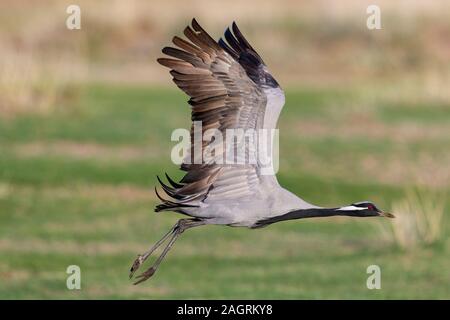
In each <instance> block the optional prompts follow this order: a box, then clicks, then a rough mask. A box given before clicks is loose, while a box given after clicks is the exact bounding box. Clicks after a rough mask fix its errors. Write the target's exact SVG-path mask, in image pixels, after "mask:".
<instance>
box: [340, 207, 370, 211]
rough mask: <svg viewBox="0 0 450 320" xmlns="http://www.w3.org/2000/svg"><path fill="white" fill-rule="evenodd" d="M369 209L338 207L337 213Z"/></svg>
mask: <svg viewBox="0 0 450 320" xmlns="http://www.w3.org/2000/svg"><path fill="white" fill-rule="evenodd" d="M367 209H369V208H364V207H355V206H346V207H340V208H338V209H337V210H339V211H353V210H367Z"/></svg>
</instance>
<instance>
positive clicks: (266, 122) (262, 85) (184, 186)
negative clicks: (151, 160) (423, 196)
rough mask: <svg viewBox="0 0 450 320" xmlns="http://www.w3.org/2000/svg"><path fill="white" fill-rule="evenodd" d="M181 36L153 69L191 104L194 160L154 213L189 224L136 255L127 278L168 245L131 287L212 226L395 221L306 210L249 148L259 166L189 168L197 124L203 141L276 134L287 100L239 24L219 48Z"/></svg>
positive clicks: (371, 209) (353, 207) (195, 30)
mask: <svg viewBox="0 0 450 320" xmlns="http://www.w3.org/2000/svg"><path fill="white" fill-rule="evenodd" d="M184 35H185V36H186V38H187V40H184V39H182V38H180V37H177V36H175V37H174V38H173V44H174V45H175V47H165V48H164V49H163V50H162V52H163V53H164V54H166V55H167V56H169V57H165V58H159V59H158V60H157V61H158V62H159V63H160V64H162V65H163V66H165V67H168V68H169V69H170V74H171V75H172V76H173V81H174V82H175V84H176V85H177V86H178V87H179V88H180V89H181V90H183V91H184V92H185V93H186V94H187V95H189V97H190V100H189V101H188V103H189V105H190V106H191V111H192V112H191V119H192V121H193V125H192V127H191V148H190V151H191V152H190V153H189V154H188V155H187V156H186V160H187V161H186V162H183V163H182V164H181V170H183V171H185V172H186V173H185V175H184V176H183V178H182V179H181V180H180V181H179V182H175V181H174V180H173V179H171V178H170V177H169V176H168V175H167V174H166V178H167V180H168V184H166V183H164V182H163V181H161V179H160V178H159V177H158V181H159V183H160V184H161V188H162V190H163V192H164V193H165V195H164V196H162V195H160V193H159V192H158V191H157V189H156V188H155V192H156V195H157V196H158V198H159V199H160V200H161V203H160V204H159V205H157V206H156V208H155V211H156V212H159V211H173V212H177V213H181V214H184V215H186V216H188V217H189V218H183V219H180V220H179V221H178V222H177V223H176V224H175V225H174V226H173V227H172V228H171V229H170V230H169V231H168V232H167V233H166V234H165V235H164V236H163V237H162V238H161V239H160V240H159V241H158V242H157V243H156V244H155V245H154V246H153V247H151V248H150V250H148V251H147V252H145V253H144V254H140V255H138V257H137V258H136V260H135V261H134V263H133V265H132V267H131V270H130V278H132V277H133V275H134V273H135V272H136V271H137V270H138V269H139V267H140V266H141V265H142V264H143V263H144V261H145V260H146V259H147V258H148V257H150V256H151V255H152V253H153V252H154V251H155V250H156V249H157V248H159V247H160V246H161V245H163V244H165V246H164V249H163V250H162V253H161V254H160V256H159V257H158V258H157V259H156V261H155V262H154V264H153V265H152V266H151V267H150V268H148V269H147V270H146V271H145V272H143V273H142V274H140V275H139V276H137V277H136V282H135V284H138V283H141V282H143V281H145V280H147V279H148V278H150V277H151V276H152V275H153V274H154V273H155V272H156V270H157V268H158V266H159V265H160V263H161V262H162V260H163V259H164V257H165V256H166V254H167V252H168V251H169V250H170V249H171V248H172V246H173V244H174V243H175V241H176V240H177V239H178V237H179V236H180V234H182V233H183V232H184V231H185V230H187V229H190V228H193V227H198V226H203V225H208V224H213V225H226V226H232V227H248V228H250V229H255V228H262V227H266V226H268V225H270V224H273V223H277V222H281V221H286V220H294V219H303V218H313V217H329V216H351V217H373V216H384V217H390V218H392V217H393V215H392V214H390V213H387V212H383V211H381V210H380V209H378V208H377V207H376V206H375V204H373V203H372V202H369V201H362V202H355V203H352V204H350V205H345V206H341V207H334V208H323V207H319V206H316V205H313V204H310V203H308V202H306V201H305V200H303V199H301V198H300V197H298V196H296V195H294V194H293V193H291V192H290V191H288V190H286V189H285V188H283V187H282V186H280V184H279V183H278V181H277V178H276V175H275V173H274V172H273V173H270V174H267V173H264V174H263V164H262V161H260V154H259V153H257V154H255V151H254V148H251V147H246V149H245V152H246V154H249V153H251V154H254V155H255V157H256V160H257V161H255V162H252V163H250V162H248V163H243V164H242V163H239V164H234V165H233V164H231V165H230V164H223V163H221V162H220V161H215V160H217V158H218V157H221V156H223V154H221V153H220V152H217V153H215V155H214V156H213V157H212V160H211V159H209V160H208V161H203V162H200V163H199V162H198V161H197V162H196V161H192V160H193V159H194V158H195V157H198V156H197V155H195V154H194V155H193V154H192V150H194V149H195V142H194V139H193V135H194V131H195V130H194V123H195V122H197V123H198V122H201V124H202V126H201V130H202V133H203V134H204V133H205V132H206V131H207V130H210V129H213V130H217V131H219V132H220V133H223V135H226V133H227V130H229V129H243V130H250V129H252V130H263V129H266V130H272V129H275V128H276V125H277V121H278V116H279V114H280V112H281V109H282V108H283V105H284V102H285V96H284V92H283V90H282V89H281V87H280V85H279V84H278V82H277V81H276V80H275V79H274V78H273V76H272V75H271V74H270V72H269V70H268V68H267V66H266V64H265V63H264V61H263V60H262V58H261V56H260V55H259V54H258V53H257V52H256V50H255V49H254V48H253V47H252V46H251V45H250V43H249V42H248V41H247V40H246V39H245V38H244V36H243V35H242V33H241V31H240V30H239V28H238V27H237V25H236V23H234V22H233V24H232V26H231V29H230V28H227V29H226V31H225V34H224V38H225V39H223V38H221V39H220V40H219V41H215V40H214V39H213V38H212V37H211V36H210V35H209V34H208V33H207V32H206V31H205V30H204V29H203V28H202V27H201V26H200V25H199V24H198V22H197V21H196V20H195V19H193V20H192V25H191V26H187V27H186V28H185V29H184ZM213 143H214V141H212V140H211V141H208V140H206V141H200V144H201V147H202V148H206V149H207V148H208V147H211V146H212V145H213ZM225 149H226V148H225ZM197 160H198V159H197Z"/></svg>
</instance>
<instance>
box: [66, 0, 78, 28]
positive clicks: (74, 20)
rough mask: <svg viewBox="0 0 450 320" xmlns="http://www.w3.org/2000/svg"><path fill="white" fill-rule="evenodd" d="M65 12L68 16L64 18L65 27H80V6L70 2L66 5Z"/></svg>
mask: <svg viewBox="0 0 450 320" xmlns="http://www.w3.org/2000/svg"><path fill="white" fill-rule="evenodd" d="M66 13H67V14H69V16H68V17H67V19H66V27H67V29H69V30H80V29H81V8H80V6H79V5H76V4H71V5H70V6H68V7H67V9H66Z"/></svg>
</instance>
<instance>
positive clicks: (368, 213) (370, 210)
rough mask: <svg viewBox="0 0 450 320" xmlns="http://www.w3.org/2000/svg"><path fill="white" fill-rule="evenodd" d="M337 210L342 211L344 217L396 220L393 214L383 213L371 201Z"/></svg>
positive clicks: (356, 203)
mask: <svg viewBox="0 0 450 320" xmlns="http://www.w3.org/2000/svg"><path fill="white" fill-rule="evenodd" d="M336 210H337V211H341V212H342V214H344V215H351V216H358V217H386V218H395V216H394V215H393V214H392V213H388V212H384V211H381V210H380V209H378V208H377V207H376V206H375V205H374V204H373V203H372V202H370V201H361V202H355V203H352V204H351V205H349V206H345V207H340V208H337V209H336Z"/></svg>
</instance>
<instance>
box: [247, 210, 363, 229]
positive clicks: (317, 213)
mask: <svg viewBox="0 0 450 320" xmlns="http://www.w3.org/2000/svg"><path fill="white" fill-rule="evenodd" d="M338 209H339V208H311V209H300V210H294V211H291V212H288V213H286V214H282V215H279V216H275V217H270V218H267V219H263V220H260V221H258V222H257V223H256V224H255V225H254V226H253V228H262V227H265V226H267V225H269V224H272V223H277V222H280V221H286V220H295V219H305V218H316V217H332V216H350V217H365V216H367V215H366V214H365V212H364V211H365V210H338Z"/></svg>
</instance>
